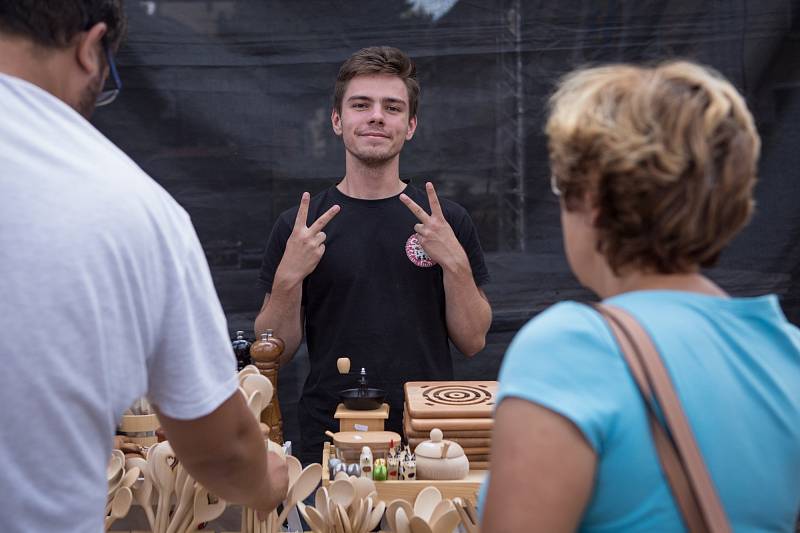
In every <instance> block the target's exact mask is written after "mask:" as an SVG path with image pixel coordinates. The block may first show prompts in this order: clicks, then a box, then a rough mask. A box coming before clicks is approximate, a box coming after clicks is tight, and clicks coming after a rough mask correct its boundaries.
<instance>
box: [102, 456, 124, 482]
mask: <svg viewBox="0 0 800 533" xmlns="http://www.w3.org/2000/svg"><path fill="white" fill-rule="evenodd" d="M124 466H125V455H124V454H123V455H122V458H120V456H119V455H118V454H116V453H112V454H111V457H110V458H109V460H108V464H107V465H106V479H107V480H108V483H109V485H111V484H112V483H113V482H114V481H115V480H116V478H117V477H121V476H122V474H120V471H121V470H122V469H123V467H124Z"/></svg>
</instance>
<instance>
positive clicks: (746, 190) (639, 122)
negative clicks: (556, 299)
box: [546, 61, 760, 274]
mask: <svg viewBox="0 0 800 533" xmlns="http://www.w3.org/2000/svg"><path fill="white" fill-rule="evenodd" d="M546 132H547V136H548V140H549V143H548V148H549V153H550V166H551V169H552V172H553V175H554V179H555V184H556V187H557V188H558V190H559V191H560V193H561V195H562V197H563V200H564V202H565V208H566V209H568V210H573V209H576V208H578V207H579V206H580V205H583V202H584V201H585V200H586V199H588V200H589V201H590V202H591V204H592V205H593V206H594V207H596V208H597V209H598V215H597V218H596V220H595V226H596V228H597V231H598V244H597V246H598V251H600V252H601V253H602V254H603V255H604V256H605V258H606V259H607V261H608V263H609V266H610V267H611V268H612V269H613V271H614V272H615V273H617V274H619V272H620V270H622V269H627V268H633V269H637V270H642V271H649V272H657V273H662V274H672V273H685V272H690V271H692V270H694V269H696V268H697V266H698V265H699V266H701V267H709V266H712V265H713V264H714V263H715V262H716V261H717V259H718V258H719V255H720V253H721V251H722V249H723V248H724V247H725V246H726V245H727V244H728V242H729V241H730V240H731V239H732V238H733V237H734V236H735V235H736V234H737V233H738V232H739V230H741V228H742V227H744V225H745V224H746V223H747V222H748V220H749V219H750V216H751V214H752V211H753V204H754V202H753V187H754V185H755V183H756V165H757V161H758V155H759V150H760V140H759V137H758V133H757V132H756V128H755V125H754V123H753V117H752V116H751V114H750V112H749V111H748V109H747V105H746V104H745V102H744V99H743V98H742V97H741V95H739V93H738V92H737V91H736V89H734V87H733V86H732V85H731V84H730V83H729V82H728V81H726V80H725V79H724V78H723V77H722V76H721V75H719V74H718V73H716V72H715V71H713V70H711V69H708V68H705V67H702V66H700V65H696V64H694V63H690V62H686V61H676V62H669V63H664V64H661V65H658V66H655V67H651V68H648V67H639V66H632V65H610V66H603V67H595V68H588V69H583V70H578V71H576V72H573V73H571V74H568V75H567V76H566V77H565V78H564V79H563V80H562V81H561V83H560V85H559V87H558V89H557V91H556V92H555V94H554V95H553V96H552V97H551V99H550V116H549V119H548V122H547V126H546Z"/></svg>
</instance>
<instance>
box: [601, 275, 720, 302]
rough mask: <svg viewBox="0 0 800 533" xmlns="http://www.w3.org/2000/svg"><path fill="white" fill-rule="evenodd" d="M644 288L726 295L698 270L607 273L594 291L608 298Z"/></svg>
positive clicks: (643, 289)
mask: <svg viewBox="0 0 800 533" xmlns="http://www.w3.org/2000/svg"><path fill="white" fill-rule="evenodd" d="M646 290H665V291H685V292H696V293H699V294H707V295H710V296H720V297H727V296H728V294H727V293H726V292H725V291H724V290H722V288H720V287H719V286H718V285H717V284H716V283H714V282H713V281H711V280H710V279H708V278H707V277H705V276H704V275H702V274H700V273H699V272H688V273H683V274H654V273H645V272H628V273H625V274H623V275H621V276H614V275H609V276H606V277H605V279H604V280H603V283H602V284H601V286H600V287H597V290H596V291H595V292H597V294H598V295H599V296H600V297H601V298H609V297H611V296H616V295H618V294H623V293H626V292H633V291H646Z"/></svg>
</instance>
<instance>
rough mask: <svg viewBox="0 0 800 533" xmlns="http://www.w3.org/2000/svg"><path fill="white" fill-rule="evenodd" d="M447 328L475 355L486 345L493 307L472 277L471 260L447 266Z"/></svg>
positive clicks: (465, 351)
mask: <svg viewBox="0 0 800 533" xmlns="http://www.w3.org/2000/svg"><path fill="white" fill-rule="evenodd" d="M443 272H444V292H445V302H446V303H445V305H446V311H445V312H446V314H447V315H446V320H447V331H448V334H449V336H450V340H452V341H453V344H455V345H456V348H458V349H459V350H460V351H461V353H463V354H464V355H467V356H472V355H475V354H476V353H478V352H479V351H481V350H482V349H483V348H484V346H485V345H486V333H487V332H488V331H489V326H491V324H492V308H491V306H490V305H489V302H488V300H487V299H486V297H485V296H484V295H483V294H482V293H481V291H480V289H478V286H477V285H475V280H474V279H473V277H472V269H471V268H470V266H469V262H467V261H466V258H465V261H461V262H459V263H458V264H456V265H453V266H450V267H446V268H445V267H443Z"/></svg>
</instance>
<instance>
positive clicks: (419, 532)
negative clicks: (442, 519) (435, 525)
mask: <svg viewBox="0 0 800 533" xmlns="http://www.w3.org/2000/svg"><path fill="white" fill-rule="evenodd" d="M408 524H409V526H411V533H433V532H432V531H431V526H429V525H428V523H427V522H426V521H425V520H423V519H422V518H421V517H419V516H412V517H411V520H409V522H408Z"/></svg>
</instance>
